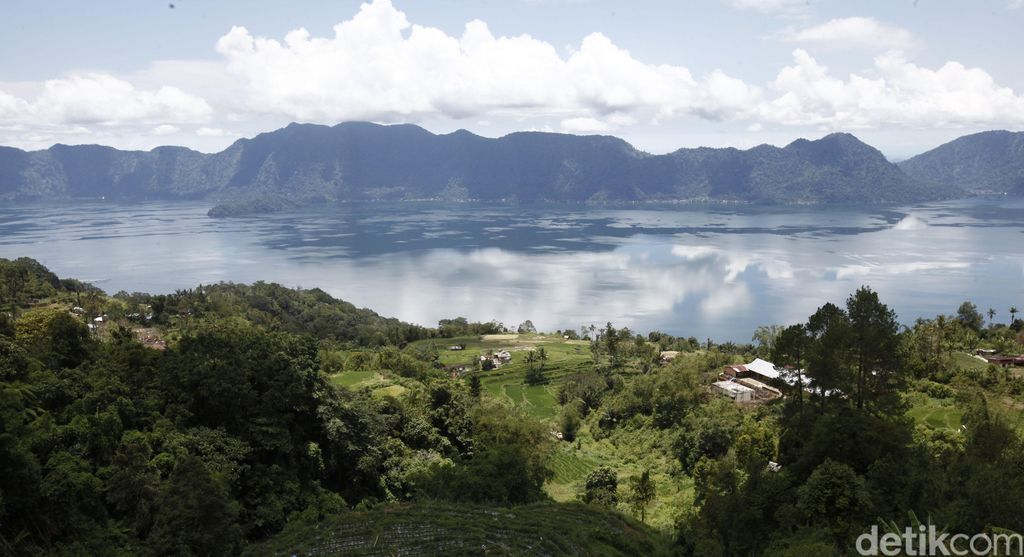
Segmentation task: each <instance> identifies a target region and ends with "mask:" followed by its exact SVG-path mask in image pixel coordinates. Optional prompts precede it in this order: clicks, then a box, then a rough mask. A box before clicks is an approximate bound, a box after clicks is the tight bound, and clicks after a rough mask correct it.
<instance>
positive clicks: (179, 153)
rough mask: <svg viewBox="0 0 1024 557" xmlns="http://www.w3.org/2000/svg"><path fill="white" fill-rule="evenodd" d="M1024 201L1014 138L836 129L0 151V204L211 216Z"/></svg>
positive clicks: (308, 135)
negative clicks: (99, 203) (714, 142)
mask: <svg viewBox="0 0 1024 557" xmlns="http://www.w3.org/2000/svg"><path fill="white" fill-rule="evenodd" d="M978 190H994V191H1001V192H1002V191H1005V192H1014V193H1024V134H1013V133H1010V132H986V133H982V134H975V135H972V136H966V137H963V138H960V139H958V140H956V141H953V142H951V143H949V144H946V145H943V146H941V147H938V148H936V149H934V150H932V151H929V152H927V153H923V154H921V155H918V156H916V157H914V158H912V159H909V160H907V161H904V162H902V163H900V164H899V165H896V164H893V163H891V162H889V161H888V160H887V159H886V158H885V156H884V155H882V153H881V152H879V151H878V150H877V149H875V148H873V147H871V146H869V145H867V144H865V143H863V142H862V141H860V140H859V139H857V138H856V137H854V136H853V135H850V134H846V133H834V134H831V135H828V136H825V137H823V138H821V139H818V140H814V141H809V140H805V139H798V140H796V141H794V142H792V143H790V144H789V145H786V146H785V147H781V148H780V147H774V146H770V145H760V146H757V147H754V148H751V149H747V150H739V149H733V148H706V147H701V148H695V149H679V150H677V151H674V152H671V153H668V154H663V155H652V154H649V153H645V152H643V151H640V150H637V149H635V148H634V147H633V146H631V145H630V144H629V143H627V142H625V141H623V140H621V139H618V138H615V137H610V136H598V135H593V136H577V135H569V134H556V133H541V132H517V133H512V134H509V135H506V136H504V137H500V138H485V137H481V136H478V135H474V134H472V133H470V132H467V131H465V130H459V131H456V132H453V133H449V134H443V135H438V134H433V133H431V132H429V131H427V130H425V129H423V128H420V127H418V126H414V125H408V124H403V125H390V126H384V125H378V124H371V123H365V122H347V123H342V124H338V125H336V126H322V125H313V124H291V125H289V126H287V127H285V128H282V129H279V130H275V131H272V132H268V133H263V134H260V135H257V136H256V137H253V138H251V139H240V140H238V141H236V142H235V143H233V144H232V145H231V146H230V147H228V148H227V149H225V150H223V151H221V152H219V153H212V154H204V153H200V152H197V151H193V150H191V149H187V148H184V147H158V148H155V149H153V150H151V151H121V150H118V149H114V148H111V147H103V146H98V145H79V146H68V145H60V144H58V145H54V146H53V147H51V148H49V149H46V150H41V151H23V150H20V149H15V148H11V147H0V199H3V200H8V201H13V200H44V199H74V198H106V199H108V200H125V201H128V200H169V199H205V200H210V201H211V202H212V203H218V204H219V205H218V206H217V207H215V208H214V209H213V210H211V215H213V216H228V215H233V214H240V213H247V212H261V211H271V210H276V209H280V208H286V207H293V206H297V205H301V204H305V203H312V202H325V201H403V200H424V199H441V200H450V201H487V202H527V203H528V202H577V203H631V202H705V201H712V202H743V203H775V204H777V203H784V204H863V203H877V204H886V203H911V202H919V201H929V200H936V199H947V198H954V197H960V196H964V195H967V194H969V193H971V192H974V191H978Z"/></svg>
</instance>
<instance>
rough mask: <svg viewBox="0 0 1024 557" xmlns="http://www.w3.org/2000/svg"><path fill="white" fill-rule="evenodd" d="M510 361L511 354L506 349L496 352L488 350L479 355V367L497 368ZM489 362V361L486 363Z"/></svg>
mask: <svg viewBox="0 0 1024 557" xmlns="http://www.w3.org/2000/svg"><path fill="white" fill-rule="evenodd" d="M511 361H512V354H511V353H509V351H508V350H499V351H497V352H488V353H487V354H481V355H480V368H481V369H498V368H500V367H501V366H503V365H505V364H507V363H509V362H511ZM488 362H490V363H488Z"/></svg>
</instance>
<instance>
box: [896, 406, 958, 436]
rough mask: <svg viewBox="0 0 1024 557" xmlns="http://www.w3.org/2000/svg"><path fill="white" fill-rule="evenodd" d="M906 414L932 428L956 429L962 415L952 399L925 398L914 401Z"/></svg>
mask: <svg viewBox="0 0 1024 557" xmlns="http://www.w3.org/2000/svg"><path fill="white" fill-rule="evenodd" d="M907 415H908V416H910V417H911V418H914V420H915V421H916V422H917V423H919V424H924V425H926V426H928V427H931V428H933V429H945V430H949V431H957V430H959V429H960V424H961V421H962V420H963V417H964V412H963V410H961V409H959V408H957V407H956V406H955V403H954V401H953V399H939V398H927V400H924V401H921V402H919V403H915V405H914V406H913V407H912V408H911V409H910V410H908V411H907Z"/></svg>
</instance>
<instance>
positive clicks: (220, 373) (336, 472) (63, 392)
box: [0, 258, 1024, 557]
mask: <svg viewBox="0 0 1024 557" xmlns="http://www.w3.org/2000/svg"><path fill="white" fill-rule="evenodd" d="M959 302H960V301H959V300H958V301H956V302H954V303H952V304H951V307H950V313H949V315H938V316H935V317H934V318H931V319H919V320H917V321H915V322H913V323H903V322H901V321H900V320H899V318H898V316H897V315H896V314H895V313H894V311H893V310H892V309H891V308H889V307H888V306H887V305H886V304H885V303H884V301H883V300H881V299H880V298H879V296H878V294H877V293H876V292H874V291H873V290H872V289H871V288H869V287H867V286H865V287H861V288H859V289H857V290H856V291H855V292H852V293H850V295H849V297H848V298H847V299H846V300H842V301H839V303H838V304H837V303H829V302H828V301H827V300H821V305H820V307H819V308H818V309H817V311H815V312H814V313H813V314H812V315H809V316H808V317H807V319H806V321H805V322H803V323H799V324H786V325H785V326H783V325H776V324H768V323H765V324H760V325H762V326H760V327H756V326H757V325H758V324H752V330H751V334H752V338H751V341H750V343H743V344H737V343H715V342H714V341H713V340H706V341H698V339H696V338H678V337H674V336H672V335H669V334H665V333H661V332H657V331H654V332H643V333H641V332H638V331H633V330H630V329H628V328H624V327H616V326H615V325H614V324H613V323H605V324H603V325H601V326H596V325H592V324H585V325H584V326H582V327H580V328H579V329H576V330H565V331H548V332H538V331H537V330H536V329H535V327H533V325H532V323H530V322H529V321H527V322H524V323H522V324H518V325H505V324H501V323H497V322H489V323H473V322H469V321H467V320H466V319H463V318H459V317H457V316H453V317H452V318H451V319H446V320H442V321H441V322H439V323H438V324H437V326H436V327H423V326H418V325H412V324H408V323H403V322H401V321H399V320H397V319H392V318H387V317H383V316H380V315H378V314H376V313H374V312H373V311H371V310H367V309H360V308H357V307H355V306H353V305H352V304H350V303H347V302H344V301H341V300H337V299H334V298H332V297H331V296H329V295H328V294H326V293H325V292H323V291H321V290H318V289H290V288H286V287H283V286H280V285H276V284H267V283H256V284H252V285H240V284H227V283H225V284H215V285H199V286H196V287H195V288H194V289H191V290H182V291H178V292H175V293H171V294H157V295H151V294H144V293H128V292H118V293H115V294H108V293H105V292H103V291H101V290H99V289H97V288H95V287H92V286H90V285H88V284H86V283H83V282H80V281H76V280H73V279H62V278H59V277H57V276H56V275H55V274H53V273H52V272H50V271H49V270H48V269H46V268H45V267H44V266H42V265H40V264H39V263H38V262H36V261H33V260H31V259H27V258H22V259H17V260H6V259H0V554H5V555H114V556H121V555H124V556H128V555H132V556H134V555H143V556H150V555H151V556H158V555H159V556H162V555H202V556H207V555H210V556H212V555H285V556H290V555H393V554H403V555H434V554H444V555H480V554H490V555H533V554H547V555H679V556H691V555H692V556H700V557H705V556H766V557H769V556H770V557H783V556H787V557H797V556H829V555H836V556H839V555H850V554H855V553H854V552H853V549H852V548H853V544H854V540H855V538H856V537H857V536H858V535H859V534H861V533H863V532H865V531H866V530H867V529H868V528H870V527H871V526H872V525H883V526H885V527H886V528H897V527H900V528H902V527H903V526H905V525H911V524H918V523H927V524H933V525H936V526H937V527H939V528H942V529H943V530H944V531H947V532H965V533H978V532H994V531H999V532H1024V474H1022V471H1024V432H1022V426H1024V367H1021V366H1019V365H1015V364H1014V363H1013V362H1012V361H1009V362H1007V363H1006V364H1005V365H996V364H994V363H990V362H988V361H985V359H984V358H983V357H981V356H979V355H978V354H995V355H1009V354H1019V353H1021V352H1024V322H1022V321H1021V319H1020V318H1019V315H1018V310H1017V308H998V309H997V308H993V309H989V308H977V307H975V306H974V304H972V303H970V302H969V301H967V302H963V303H962V304H961V303H959ZM754 327H756V329H754ZM755 358H762V359H765V360H771V361H772V362H774V363H775V364H776V365H778V366H780V367H781V366H785V368H784V369H785V370H786V371H785V373H783V376H782V377H781V378H780V380H779V381H778V382H776V383H774V384H773V385H772V388H773V389H778V390H779V391H781V393H782V394H783V396H781V397H778V398H772V399H770V400H758V401H752V402H749V403H737V402H734V401H733V400H731V399H730V398H728V397H724V396H720V395H718V394H716V392H715V391H714V390H713V389H712V388H711V383H713V382H715V381H718V380H719V379H720V374H721V373H722V372H723V369H725V366H730V365H736V364H744V363H746V362H750V361H752V360H754V359H755Z"/></svg>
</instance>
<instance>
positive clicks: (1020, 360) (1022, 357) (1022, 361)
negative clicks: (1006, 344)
mask: <svg viewBox="0 0 1024 557" xmlns="http://www.w3.org/2000/svg"><path fill="white" fill-rule="evenodd" d="M982 357H983V358H985V361H986V362H988V363H990V364H993V365H997V366H1003V367H1011V366H1024V354H1017V355H1016V356H982Z"/></svg>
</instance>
